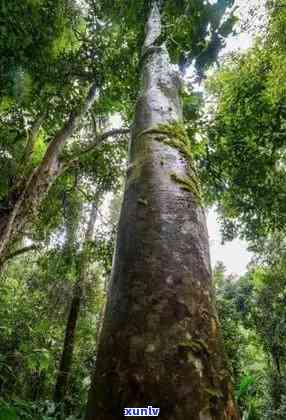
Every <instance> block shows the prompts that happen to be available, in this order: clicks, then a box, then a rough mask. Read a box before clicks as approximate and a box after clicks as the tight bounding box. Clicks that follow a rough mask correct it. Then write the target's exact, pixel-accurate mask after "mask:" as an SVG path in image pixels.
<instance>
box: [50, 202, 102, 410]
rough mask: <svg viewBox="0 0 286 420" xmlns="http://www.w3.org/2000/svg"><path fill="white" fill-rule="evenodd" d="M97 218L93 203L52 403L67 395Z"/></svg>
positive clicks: (95, 205) (95, 207) (95, 206)
mask: <svg viewBox="0 0 286 420" xmlns="http://www.w3.org/2000/svg"><path fill="white" fill-rule="evenodd" d="M96 217H97V203H93V205H92V208H91V213H90V218H89V223H88V227H87V231H86V236H85V241H84V247H83V250H82V261H81V265H80V273H79V277H78V280H77V281H76V283H75V285H74V290H73V297H72V301H71V305H70V310H69V315H68V320H67V326H66V332H65V340H64V347H63V352H62V357H61V362H60V367H59V371H58V377H57V382H56V386H55V391H54V401H55V402H58V403H59V402H64V400H65V399H66V397H67V395H68V386H69V379H70V375H71V368H72V359H73V352H74V346H75V334H76V328H77V323H78V319H79V314H80V307H81V301H82V295H83V290H84V285H85V280H86V276H87V270H88V254H87V251H88V246H89V243H90V241H91V240H92V236H93V232H94V225H95V221H96Z"/></svg>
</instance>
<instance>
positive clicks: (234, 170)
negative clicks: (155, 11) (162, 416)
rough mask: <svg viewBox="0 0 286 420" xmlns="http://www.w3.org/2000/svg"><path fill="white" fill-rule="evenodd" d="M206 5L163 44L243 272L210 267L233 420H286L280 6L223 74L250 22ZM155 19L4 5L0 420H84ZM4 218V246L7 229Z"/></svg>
mask: <svg viewBox="0 0 286 420" xmlns="http://www.w3.org/2000/svg"><path fill="white" fill-rule="evenodd" d="M210 3H213V2H210ZM210 3H208V2H206V3H204V2H192V1H182V2H172V1H169V2H167V6H166V7H167V9H166V13H165V15H163V23H164V25H165V26H164V27H165V29H166V34H165V37H166V41H167V45H168V48H169V50H170V53H171V57H172V59H173V61H174V62H179V68H178V71H180V72H181V74H182V75H184V76H185V86H184V88H183V91H182V98H183V106H184V119H185V127H186V130H187V132H188V135H189V138H190V141H191V144H192V150H193V157H194V158H195V161H196V164H197V169H198V172H199V174H200V178H201V181H202V186H203V202H204V204H205V206H206V207H211V206H216V208H217V211H218V214H219V217H220V222H221V229H222V234H223V239H224V240H225V241H230V240H232V239H234V238H235V237H241V238H244V239H246V240H247V242H248V245H249V249H250V250H251V251H252V252H253V254H254V257H253V261H252V262H251V264H250V265H249V267H248V271H247V272H246V273H245V274H244V275H243V276H241V277H239V278H238V277H237V276H229V275H226V270H225V267H224V266H223V264H222V263H218V264H217V265H216V266H215V267H214V287H215V293H216V298H217V309H218V312H219V317H220V322H221V326H222V331H223V336H224V342H225V346H226V351H227V354H228V357H229V367H230V370H231V372H232V377H233V382H234V386H235V394H236V398H237V401H238V405H239V408H240V411H241V413H242V414H243V416H244V417H243V418H244V419H248V420H255V419H257V420H260V419H267V420H272V419H273V420H279V419H281V420H283V419H285V418H286V372H285V362H286V338H285V337H286V305H285V304H286V254H285V250H286V249H285V223H286V182H285V181H286V170H285V168H286V167H285V157H286V155H285V145H286V76H285V71H284V69H285V67H286V54H285V53H286V2H285V0H273V1H268V2H266V12H265V13H266V15H267V19H266V20H267V25H266V26H265V27H263V28H259V31H260V32H259V31H258V33H257V31H256V35H255V41H254V43H253V46H252V47H251V48H250V49H249V50H247V51H244V52H232V53H229V54H227V55H219V56H218V53H219V51H220V50H221V49H222V47H223V46H224V43H225V39H226V38H227V37H228V36H229V35H230V34H232V33H233V32H234V31H238V30H239V31H247V30H249V29H251V27H252V23H253V22H255V21H256V20H255V19H257V13H258V12H257V10H256V9H255V8H253V9H250V14H249V16H247V19H246V21H243V22H240V21H239V20H238V17H237V16H238V14H237V10H236V8H235V7H234V6H235V5H234V2H233V1H227V0H224V1H218V2H217V3H215V4H214V5H213V4H210ZM148 7H149V3H148V2H144V1H137V2H135V3H134V2H131V7H129V8H128V7H126V2H124V1H116V2H110V1H99V2H95V1H93V0H85V1H82V2H76V1H72V0H49V1H42V0H23V1H21V2H17V1H5V0H3V1H2V2H1V4H0V27H1V30H0V57H1V58H0V74H1V78H0V234H1V235H2V236H1V239H2V244H5V249H4V248H3V253H2V254H0V267H1V268H0V419H1V420H17V419H23V420H26V419H27V420H28V419H33V420H36V419H38V420H52V419H68V420H76V419H81V418H82V416H83V414H84V411H85V406H86V400H87V393H88V390H89V386H90V382H91V380H90V374H91V371H92V367H93V365H94V363H96V348H97V342H98V337H99V334H100V328H101V322H102V316H103V311H104V305H105V298H106V291H107V289H108V282H109V277H110V273H111V268H112V255H113V249H114V243H115V236H116V229H117V222H118V218H119V213H120V205H121V199H122V194H123V188H124V177H125V172H126V169H127V168H126V167H127V158H128V136H129V131H130V127H131V124H132V116H133V107H134V103H135V100H136V95H137V85H138V67H139V66H140V45H141V43H142V36H143V35H142V34H143V28H144V24H145V20H146V15H147V13H148ZM142 11H143V14H142V15H141V12H142ZM118 16H119V18H120V19H119V20H118ZM210 22H211V24H210ZM201 38H203V39H204V42H198V41H197V40H198V39H201ZM186 51H188V53H186ZM191 68H192V71H191V70H190V69H191ZM187 76H188V77H187ZM202 86H203V89H202ZM35 186H36V188H35ZM142 205H144V203H142ZM17 206H18V207H17ZM19 209H20V210H19ZM13 212H14V216H13V218H12V219H13V223H14V222H15V223H14V224H13V229H11V232H8V231H7V230H5V229H4V228H3V226H4V223H3V221H4V220H8V219H7V217H8V216H7V215H9V217H10V219H9V220H12V219H11V214H12V213H13ZM8 234H9V235H8ZM8 236H9V238H8ZM6 243H7V246H6Z"/></svg>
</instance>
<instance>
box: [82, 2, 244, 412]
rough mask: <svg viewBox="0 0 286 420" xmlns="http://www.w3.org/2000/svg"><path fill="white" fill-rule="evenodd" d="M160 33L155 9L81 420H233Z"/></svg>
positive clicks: (173, 80)
mask: <svg viewBox="0 0 286 420" xmlns="http://www.w3.org/2000/svg"><path fill="white" fill-rule="evenodd" d="M160 34H161V23H160V13H159V10H158V8H157V6H156V4H155V5H154V6H153V8H152V12H151V15H150V17H149V20H148V24H147V35H146V41H145V44H144V46H143V57H142V62H143V64H142V66H143V67H142V86H141V92H140V94H139V98H138V101H137V107H136V115H135V124H134V131H133V135H132V139H131V148H130V165H129V170H128V173H127V182H126V189H125V196H124V201H123V207H122V211H121V217H120V222H119V231H118V240H117V248H116V251H115V260H114V266H113V275H112V279H111V285H110V289H109V296H108V302H107V307H106V312H105V319H104V324H103V328H102V332H101V336H100V342H99V349H98V355H97V360H96V369H95V375H94V378H93V381H92V387H91V391H90V396H89V402H88V408H87V414H86V420H111V419H112V420H114V419H119V418H122V417H123V413H124V409H125V408H127V407H128V408H130V407H148V406H153V407H157V408H160V415H159V417H160V419H162V420H187V419H188V420H226V419H228V420H230V419H232V420H237V419H239V415H238V414H237V410H236V407H235V403H234V400H233V394H232V386H231V381H230V375H229V371H228V369H227V363H226V359H225V354H224V350H223V345H222V339H221V334H220V325H219V321H218V318H217V313H216V309H215V302H214V295H213V290H212V283H211V280H212V279H211V277H212V275H211V267H210V257H209V244H208V234H207V228H206V219H205V213H204V210H203V208H202V206H201V201H200V197H199V185H198V180H197V179H196V174H195V168H194V166H193V165H192V164H191V161H190V160H189V159H187V157H189V158H190V156H189V149H188V148H187V147H186V141H187V140H186V138H185V137H184V132H183V130H182V129H181V128H180V124H181V123H182V109H181V103H180V98H179V93H178V92H179V88H180V81H179V79H178V76H177V75H176V73H175V71H174V70H173V67H172V66H171V64H170V60H169V56H168V52H167V50H166V47H165V46H164V45H158V42H159V37H160Z"/></svg>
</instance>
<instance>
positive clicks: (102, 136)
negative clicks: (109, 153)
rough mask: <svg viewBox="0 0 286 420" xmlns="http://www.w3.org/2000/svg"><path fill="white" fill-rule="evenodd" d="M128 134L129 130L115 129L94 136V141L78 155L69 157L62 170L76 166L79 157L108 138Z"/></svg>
mask: <svg viewBox="0 0 286 420" xmlns="http://www.w3.org/2000/svg"><path fill="white" fill-rule="evenodd" d="M129 132H130V128H116V129H113V130H110V131H106V132H105V133H103V134H100V135H99V136H96V138H95V141H94V142H92V143H90V144H88V145H87V146H86V147H84V148H83V149H82V150H81V151H80V152H79V153H77V154H76V155H71V156H69V158H68V160H67V161H66V163H65V164H64V166H63V170H66V169H67V168H69V167H70V166H72V165H74V164H76V163H77V162H78V161H79V159H80V157H81V156H82V155H84V154H86V153H88V152H90V151H92V150H93V149H94V148H95V147H97V146H98V145H99V144H100V143H102V142H103V141H104V140H106V139H108V137H114V136H118V135H122V134H128V133H129Z"/></svg>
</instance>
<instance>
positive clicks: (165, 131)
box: [138, 123, 202, 205]
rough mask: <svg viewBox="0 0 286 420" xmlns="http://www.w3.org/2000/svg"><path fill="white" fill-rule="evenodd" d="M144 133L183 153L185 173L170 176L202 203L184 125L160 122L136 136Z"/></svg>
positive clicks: (197, 177) (198, 182) (189, 142)
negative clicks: (185, 163)
mask: <svg viewBox="0 0 286 420" xmlns="http://www.w3.org/2000/svg"><path fill="white" fill-rule="evenodd" d="M146 134H149V135H150V134H153V135H154V136H153V139H154V140H157V141H160V142H163V143H164V144H167V145H168V146H170V147H173V148H175V149H177V150H178V151H179V152H180V153H181V154H182V155H183V157H184V158H185V160H186V162H187V165H188V167H187V173H186V175H185V176H183V177H182V176H180V175H178V174H176V173H171V174H170V176H171V178H172V180H173V181H175V182H177V183H178V184H179V185H180V187H181V188H182V189H183V190H185V191H189V192H191V193H192V194H193V195H194V196H195V198H196V199H197V201H198V203H199V204H200V205H202V191H201V186H200V181H199V176H198V173H197V170H196V167H195V163H194V160H193V156H192V146H191V141H190V139H189V137H188V134H187V132H186V130H185V127H184V125H183V124H182V123H171V124H161V125H158V126H157V127H154V128H152V129H148V130H144V131H142V132H141V133H139V134H138V137H141V136H144V135H146Z"/></svg>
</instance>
